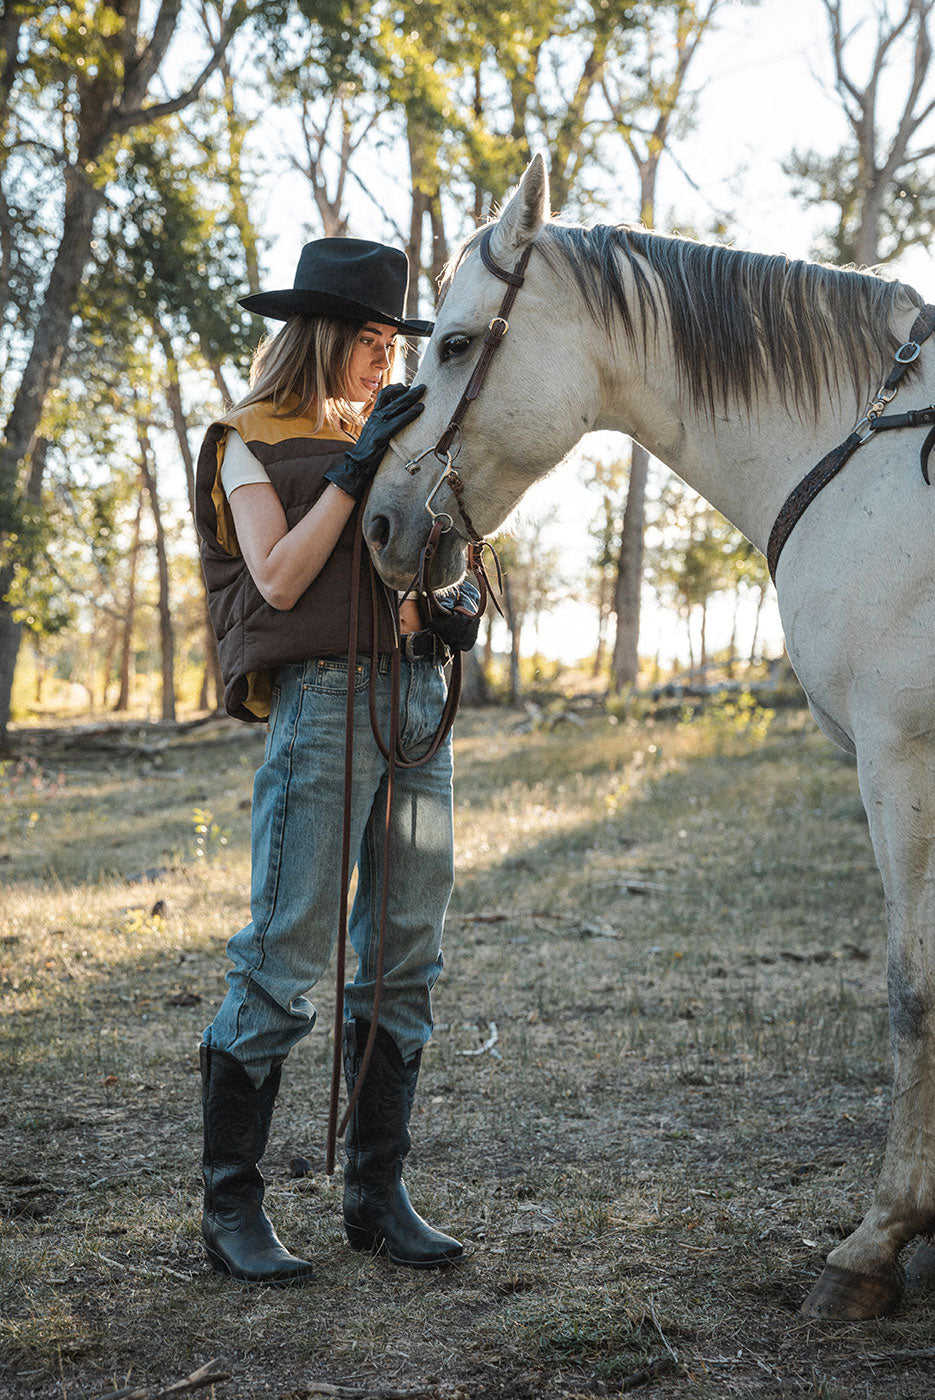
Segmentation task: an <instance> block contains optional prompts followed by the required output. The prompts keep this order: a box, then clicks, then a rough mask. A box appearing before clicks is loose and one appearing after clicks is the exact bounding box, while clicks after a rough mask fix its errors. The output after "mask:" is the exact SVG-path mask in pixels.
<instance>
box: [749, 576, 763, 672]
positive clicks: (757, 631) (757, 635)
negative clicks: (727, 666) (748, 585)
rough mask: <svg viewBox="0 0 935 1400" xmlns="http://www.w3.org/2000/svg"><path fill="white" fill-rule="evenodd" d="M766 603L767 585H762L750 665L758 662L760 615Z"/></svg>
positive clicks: (751, 645) (754, 621)
mask: <svg viewBox="0 0 935 1400" xmlns="http://www.w3.org/2000/svg"><path fill="white" fill-rule="evenodd" d="M765 602H766V584H765V583H761V584H760V591H759V593H758V595H757V600H756V612H755V613H754V615H753V636H752V637H751V639H750V665H751V666H752V665H753V663H754V662H755V660H756V647H757V642H758V641H759V640H760V615H761V613H762V612H763V604H764V603H765Z"/></svg>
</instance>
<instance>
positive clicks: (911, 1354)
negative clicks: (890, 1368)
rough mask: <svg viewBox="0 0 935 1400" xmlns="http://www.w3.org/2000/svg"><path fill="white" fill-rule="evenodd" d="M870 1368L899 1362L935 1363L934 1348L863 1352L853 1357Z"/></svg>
mask: <svg viewBox="0 0 935 1400" xmlns="http://www.w3.org/2000/svg"><path fill="white" fill-rule="evenodd" d="M854 1360H855V1361H865V1362H867V1364H868V1365H870V1366H880V1365H890V1364H896V1363H898V1362H900V1361H935V1347H907V1348H905V1349H904V1350H903V1351H863V1352H860V1353H858V1355H857V1356H855V1357H854Z"/></svg>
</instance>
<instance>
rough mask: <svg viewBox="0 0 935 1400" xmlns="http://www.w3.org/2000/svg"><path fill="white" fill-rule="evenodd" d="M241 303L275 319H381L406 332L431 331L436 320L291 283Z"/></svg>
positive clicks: (411, 333) (419, 333)
mask: <svg viewBox="0 0 935 1400" xmlns="http://www.w3.org/2000/svg"><path fill="white" fill-rule="evenodd" d="M239 305H240V306H242V307H243V308H244V310H246V311H253V312H255V313H256V315H257V316H269V317H270V319H271V320H273V321H288V319H289V317H290V316H332V317H334V318H335V319H336V320H339V321H379V322H380V324H381V325H383V326H395V327H396V329H397V330H398V331H401V332H402V333H403V334H404V335H417V336H418V335H431V334H432V329H433V326H434V322H433V321H405V320H400V319H399V317H397V316H390V315H389V314H388V313H387V312H386V311H380V310H378V309H377V308H376V307H375V306H364V304H363V302H359V301H350V300H349V299H348V298H347V297H342V296H337V295H335V294H334V293H331V292H306V291H302V290H301V289H300V288H296V287H288V288H286V289H285V290H284V291H281V292H255V293H254V294H253V295H252V296H249V297H241V298H240V302H239Z"/></svg>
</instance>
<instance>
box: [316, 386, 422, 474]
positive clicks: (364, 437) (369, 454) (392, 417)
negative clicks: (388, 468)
mask: <svg viewBox="0 0 935 1400" xmlns="http://www.w3.org/2000/svg"><path fill="white" fill-rule="evenodd" d="M424 393H425V385H424V384H413V385H412V387H411V388H409V389H407V388H406V386H405V385H404V384H387V386H386V388H385V389H381V390H380V393H379V396H378V397H377V401H376V403H375V404H374V406H373V410H372V412H371V414H370V417H369V418H368V419H367V421H366V423H365V424H364V426H363V429H362V430H361V434H360V437H359V438H358V439H357V441H356V442H355V444H354V446H353V447H352V448H351V449H350V450H349V451H348V452H347V453H346V455H345V457H344V461H343V462H339V463H338V465H337V466H336V467H332V468H331V470H330V471H327V472H325V480H326V481H330V482H332V483H333V484H334V485H335V486H337V487H339V488H340V489H341V490H342V491H344V492H346V493H347V495H348V496H351V497H353V499H354V500H355V501H359V500H361V499H362V498H363V496H364V495H365V493H366V490H367V487H368V486H369V485H370V483H371V481H372V480H373V478H374V476H375V474H376V470H377V467H378V466H379V465H380V463H381V461H382V460H383V454H384V452H385V451H386V449H387V446H388V445H389V441H390V438H391V437H392V436H393V434H394V433H398V432H399V431H400V430H401V429H402V428H405V426H406V424H407V423H411V422H412V420H413V419H414V418H418V416H419V414H420V413H421V412H422V410H423V408H424V407H425V404H422V403H419V399H421V397H422V395H423V394H424Z"/></svg>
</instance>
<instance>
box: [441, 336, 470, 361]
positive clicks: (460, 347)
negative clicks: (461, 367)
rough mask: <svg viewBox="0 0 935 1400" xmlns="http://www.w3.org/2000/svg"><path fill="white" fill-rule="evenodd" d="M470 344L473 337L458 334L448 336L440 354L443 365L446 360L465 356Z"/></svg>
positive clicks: (442, 344)
mask: <svg viewBox="0 0 935 1400" xmlns="http://www.w3.org/2000/svg"><path fill="white" fill-rule="evenodd" d="M470 344H471V337H470V336H469V335H461V334H459V333H457V332H456V333H455V334H454V335H446V336H445V339H444V340H443V341H442V343H441V346H440V348H439V352H438V354H439V358H440V359H441V361H442V364H444V362H445V361H446V360H453V359H455V357H456V356H458V355H463V354H464V353H465V351H466V350H467V349H468V348H469V346H470Z"/></svg>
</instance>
